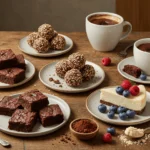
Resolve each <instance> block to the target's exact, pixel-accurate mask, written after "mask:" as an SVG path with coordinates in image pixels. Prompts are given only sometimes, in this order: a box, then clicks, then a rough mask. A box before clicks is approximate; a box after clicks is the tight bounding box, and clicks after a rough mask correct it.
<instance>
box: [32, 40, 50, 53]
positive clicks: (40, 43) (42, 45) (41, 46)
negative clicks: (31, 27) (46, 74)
mask: <svg viewBox="0 0 150 150" xmlns="http://www.w3.org/2000/svg"><path fill="white" fill-rule="evenodd" d="M33 48H34V49H36V50H37V51H38V52H39V53H46V52H47V51H48V50H49V42H48V40H46V39H45V38H38V39H36V40H35V41H34V43H33Z"/></svg>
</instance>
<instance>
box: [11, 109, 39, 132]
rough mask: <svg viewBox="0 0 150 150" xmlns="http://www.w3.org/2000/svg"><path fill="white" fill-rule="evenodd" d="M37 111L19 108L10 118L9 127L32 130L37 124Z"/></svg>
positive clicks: (25, 130) (18, 129)
mask: <svg viewBox="0 0 150 150" xmlns="http://www.w3.org/2000/svg"><path fill="white" fill-rule="evenodd" d="M36 120H37V114H36V112H29V111H27V110H23V109H17V110H16V111H15V112H14V113H13V114H12V117H11V118H10V120H9V126H8V128H9V129H10V130H16V131H22V132H30V131H32V129H33V127H34V125H35V124H36Z"/></svg>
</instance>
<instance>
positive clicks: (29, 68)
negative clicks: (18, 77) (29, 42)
mask: <svg viewBox="0 0 150 150" xmlns="http://www.w3.org/2000/svg"><path fill="white" fill-rule="evenodd" d="M25 63H26V71H25V79H24V80H22V81H21V82H18V83H16V84H12V85H11V84H6V83H2V82H0V89H4V88H12V87H16V86H20V85H22V84H24V83H26V82H28V81H29V80H31V79H32V78H33V76H34V74H35V67H34V65H33V64H32V63H31V62H30V61H28V60H26V59H25Z"/></svg>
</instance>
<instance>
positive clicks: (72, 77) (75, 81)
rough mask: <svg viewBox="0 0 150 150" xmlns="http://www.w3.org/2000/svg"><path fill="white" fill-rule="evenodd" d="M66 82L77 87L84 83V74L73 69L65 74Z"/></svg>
mask: <svg viewBox="0 0 150 150" xmlns="http://www.w3.org/2000/svg"><path fill="white" fill-rule="evenodd" d="M65 82H66V83H67V85H69V86H72V87H77V86H79V85H81V83H82V74H81V72H80V71H79V70H78V69H71V70H69V71H67V72H66V74H65Z"/></svg>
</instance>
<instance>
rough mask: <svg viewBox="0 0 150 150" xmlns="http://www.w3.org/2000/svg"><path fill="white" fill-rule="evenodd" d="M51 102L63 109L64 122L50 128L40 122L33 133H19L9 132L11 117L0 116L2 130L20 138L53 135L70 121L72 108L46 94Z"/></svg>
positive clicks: (0, 128) (59, 99)
mask: <svg viewBox="0 0 150 150" xmlns="http://www.w3.org/2000/svg"><path fill="white" fill-rule="evenodd" d="M44 94H45V95H46V96H47V97H48V100H49V104H58V105H59V107H60V108H61V110H62V112H63V114H64V121H63V122H62V123H60V124H56V125H52V126H48V127H43V126H42V125H41V123H40V122H37V123H36V125H35V126H34V128H33V130H32V132H17V131H15V130H9V129H8V121H9V119H10V117H9V116H4V115H0V130H1V131H2V132H4V133H7V134H10V135H14V136H19V137H35V136H41V135H46V134H49V133H52V132H54V131H56V130H58V129H59V128H61V127H62V126H64V125H65V123H66V122H67V121H68V119H69V117H70V107H69V105H68V104H67V103H66V102H65V101H64V100H63V99H61V98H59V97H56V96H53V95H50V94H46V93H44ZM13 96H14V97H16V96H19V94H15V95H13Z"/></svg>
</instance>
